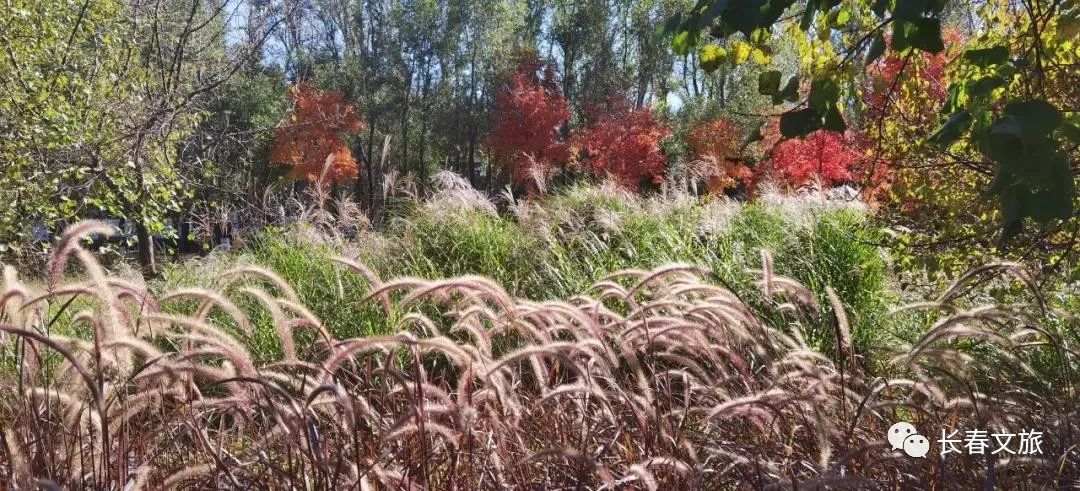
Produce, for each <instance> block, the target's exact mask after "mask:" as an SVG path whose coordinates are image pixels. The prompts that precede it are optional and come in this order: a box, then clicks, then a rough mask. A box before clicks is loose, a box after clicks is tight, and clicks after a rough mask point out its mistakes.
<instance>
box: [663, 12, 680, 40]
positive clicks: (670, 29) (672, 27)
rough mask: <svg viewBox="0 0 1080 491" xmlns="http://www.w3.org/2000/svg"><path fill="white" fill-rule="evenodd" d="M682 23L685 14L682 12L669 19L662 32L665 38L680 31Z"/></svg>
mask: <svg viewBox="0 0 1080 491" xmlns="http://www.w3.org/2000/svg"><path fill="white" fill-rule="evenodd" d="M682 22H683V14H682V12H677V13H676V14H675V15H673V16H671V17H669V18H668V20H667V22H665V23H664V30H663V31H661V32H662V33H663V35H664V36H670V35H672V34H674V33H675V31H676V30H678V29H679V26H681V25H682Z"/></svg>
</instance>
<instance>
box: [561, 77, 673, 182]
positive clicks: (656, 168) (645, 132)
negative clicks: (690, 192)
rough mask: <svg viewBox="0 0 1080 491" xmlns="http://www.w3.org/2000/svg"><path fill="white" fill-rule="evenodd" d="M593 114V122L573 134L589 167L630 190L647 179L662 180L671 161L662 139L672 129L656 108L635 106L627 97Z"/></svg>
mask: <svg viewBox="0 0 1080 491" xmlns="http://www.w3.org/2000/svg"><path fill="white" fill-rule="evenodd" d="M593 114H594V118H593V119H594V122H593V124H591V125H590V126H589V127H588V128H586V129H584V130H582V131H579V132H577V133H576V134H575V135H574V136H573V144H574V148H575V149H577V150H578V151H579V153H580V156H581V157H582V158H583V163H584V165H585V166H586V167H587V169H588V170H589V171H590V172H592V173H593V174H596V175H598V176H610V177H612V178H614V179H615V181H616V182H617V183H619V185H621V186H624V187H627V188H630V189H637V188H638V187H639V186H640V185H641V183H642V182H643V181H645V180H648V181H651V182H652V183H654V184H658V183H660V182H661V180H662V179H663V174H664V167H665V164H666V162H667V159H666V158H665V157H664V154H663V153H661V152H660V141H661V140H663V139H664V138H667V137H668V135H670V134H671V130H670V129H669V128H668V127H667V126H665V125H664V124H663V123H661V122H659V121H657V120H656V117H655V115H654V114H653V111H652V108H650V107H643V108H634V107H632V106H631V105H630V103H629V101H627V100H626V99H625V98H613V99H612V100H611V102H610V103H609V104H608V105H607V106H606V107H604V108H603V110H602V111H601V110H594V111H593Z"/></svg>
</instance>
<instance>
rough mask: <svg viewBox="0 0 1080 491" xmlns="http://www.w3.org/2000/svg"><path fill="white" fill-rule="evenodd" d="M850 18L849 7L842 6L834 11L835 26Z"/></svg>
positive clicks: (839, 25)
mask: <svg viewBox="0 0 1080 491" xmlns="http://www.w3.org/2000/svg"><path fill="white" fill-rule="evenodd" d="M849 20H851V9H849V8H847V7H843V8H841V9H840V10H837V11H836V26H837V27H843V26H845V25H847V23H848V21H849Z"/></svg>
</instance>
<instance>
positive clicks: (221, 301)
mask: <svg viewBox="0 0 1080 491" xmlns="http://www.w3.org/2000/svg"><path fill="white" fill-rule="evenodd" d="M186 299H193V300H199V301H200V302H199V307H198V308H197V309H195V315H194V317H195V319H197V320H198V321H200V322H206V318H207V316H209V315H210V312H211V311H212V310H213V308H214V307H217V308H219V309H221V310H222V312H224V313H225V314H226V315H228V316H229V318H231V319H233V320H235V321H236V323H237V325H239V326H240V329H241V330H242V331H243V332H244V334H247V335H249V336H250V335H252V334H253V333H254V328H253V327H252V325H251V321H249V320H248V318H247V316H246V315H244V312H243V311H242V310H240V308H239V307H237V306H236V304H235V303H233V302H232V301H231V300H229V299H228V298H226V297H225V296H224V295H222V294H221V293H218V292H216V291H213V290H207V289H203V288H184V289H180V290H175V291H172V292H169V293H168V294H166V295H164V296H162V297H161V299H160V300H159V301H160V303H161V304H165V303H168V302H173V301H182V300H186Z"/></svg>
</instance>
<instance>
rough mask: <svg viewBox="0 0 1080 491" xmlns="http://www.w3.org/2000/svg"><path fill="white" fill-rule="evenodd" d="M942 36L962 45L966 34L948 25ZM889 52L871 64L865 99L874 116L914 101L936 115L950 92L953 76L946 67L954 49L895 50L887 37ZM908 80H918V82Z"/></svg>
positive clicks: (925, 110) (920, 111)
mask: <svg viewBox="0 0 1080 491" xmlns="http://www.w3.org/2000/svg"><path fill="white" fill-rule="evenodd" d="M942 38H943V39H944V41H945V45H946V46H960V45H962V44H963V36H962V35H961V34H960V33H959V32H958V31H956V30H955V29H945V30H944V31H943V32H942ZM885 43H886V46H888V47H889V49H888V50H887V51H886V53H887V54H886V55H885V56H883V57H881V58H879V59H878V60H877V61H875V62H874V63H872V64H871V65H870V66H868V67H867V70H866V71H867V74H868V75H869V77H867V81H868V86H867V87H866V88H865V90H864V91H863V94H864V95H863V101H864V102H865V103H866V104H867V106H869V109H870V114H869V116H870V117H883V116H886V115H887V114H888V113H889V112H890V109H889V106H892V105H896V104H905V103H906V104H914V105H916V106H917V107H918V108H919V109H920V110H919V113H920V114H922V113H925V114H928V115H933V114H935V113H936V111H937V109H938V108H939V107H940V105H941V103H942V102H944V101H945V98H946V97H947V96H948V90H949V79H948V72H947V71H946V68H947V67H948V64H949V62H950V58H951V56H952V53H951V51H950V50H944V51H941V52H939V53H928V52H925V51H916V52H913V53H910V54H901V53H897V52H896V51H893V50H892V39H891V38H888V37H887V38H886V39H885ZM908 82H916V84H914V86H911V85H907V83H908Z"/></svg>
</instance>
